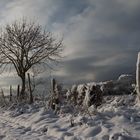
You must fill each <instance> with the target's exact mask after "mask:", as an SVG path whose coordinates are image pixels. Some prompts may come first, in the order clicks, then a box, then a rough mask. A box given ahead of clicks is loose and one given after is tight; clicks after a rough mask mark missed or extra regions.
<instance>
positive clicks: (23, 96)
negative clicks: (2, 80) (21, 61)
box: [20, 73, 26, 99]
mask: <svg viewBox="0 0 140 140" xmlns="http://www.w3.org/2000/svg"><path fill="white" fill-rule="evenodd" d="M20 78H21V80H22V85H21V92H20V95H21V99H23V98H25V84H26V83H25V81H26V75H25V73H23V74H22V76H21V77H20Z"/></svg>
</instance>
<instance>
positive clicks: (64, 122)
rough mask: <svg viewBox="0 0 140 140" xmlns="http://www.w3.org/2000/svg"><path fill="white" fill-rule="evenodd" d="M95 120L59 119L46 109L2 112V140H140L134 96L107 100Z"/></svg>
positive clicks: (95, 113) (139, 113) (138, 111)
mask: <svg viewBox="0 0 140 140" xmlns="http://www.w3.org/2000/svg"><path fill="white" fill-rule="evenodd" d="M89 111H90V114H92V115H91V116H90V115H89V114H88V113H87V115H78V116H74V117H73V120H74V126H73V127H72V126H71V123H70V120H71V117H72V116H71V114H69V113H67V114H59V115H55V114H54V113H53V111H51V110H47V109H46V108H45V107H43V105H42V106H41V105H40V104H37V103H36V104H34V105H24V106H23V105H21V106H18V107H16V109H14V106H13V107H11V108H9V109H7V110H4V109H2V108H1V109H0V139H1V140H31V139H32V140H140V106H138V105H136V104H135V96H134V95H124V96H107V97H105V99H104V103H103V105H102V106H101V107H99V108H98V110H97V111H95V110H94V111H93V110H92V108H90V109H89Z"/></svg>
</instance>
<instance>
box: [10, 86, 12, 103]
mask: <svg viewBox="0 0 140 140" xmlns="http://www.w3.org/2000/svg"><path fill="white" fill-rule="evenodd" d="M10 102H12V86H11V85H10Z"/></svg>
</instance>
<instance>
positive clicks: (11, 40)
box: [0, 19, 63, 97]
mask: <svg viewBox="0 0 140 140" xmlns="http://www.w3.org/2000/svg"><path fill="white" fill-rule="evenodd" d="M62 49H63V43H62V40H57V39H55V38H54V37H53V35H52V34H51V33H50V32H46V31H45V29H43V28H42V26H41V25H38V24H36V23H35V22H28V21H27V19H22V20H19V21H15V22H13V24H8V25H6V27H5V28H4V30H2V32H1V33H0V64H1V69H4V68H6V67H7V66H9V65H10V66H12V65H13V66H14V68H15V70H16V72H17V75H18V76H19V77H20V78H21V81H22V85H21V96H22V97H24V95H25V81H26V73H27V71H29V70H30V69H31V68H32V67H33V66H35V65H40V64H42V63H43V64H48V63H50V62H51V61H57V60H58V59H59V58H60V53H61V52H62ZM38 68H39V66H38Z"/></svg>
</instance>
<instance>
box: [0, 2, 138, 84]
mask: <svg viewBox="0 0 140 140" xmlns="http://www.w3.org/2000/svg"><path fill="white" fill-rule="evenodd" d="M2 3H3V8H2V7H0V10H1V14H0V17H2V18H1V19H2V20H1V22H3V23H5V21H9V20H11V19H14V18H15V17H16V18H17V17H21V16H22V15H23V16H27V17H35V18H37V19H38V20H39V22H40V23H41V24H43V25H45V26H46V27H48V30H50V31H52V32H54V33H55V34H56V35H63V36H64V45H65V51H64V53H65V57H64V60H63V66H62V67H61V68H60V71H55V72H54V73H53V75H54V76H56V77H57V78H58V79H60V80H63V81H64V82H66V83H72V82H85V81H100V80H109V79H115V78H117V77H118V76H119V75H120V74H121V73H129V74H135V65H136V57H137V53H138V51H139V50H140V26H139V25H140V1H139V0H29V1H26V0H20V1H18V0H12V1H9V0H7V1H6V2H5V1H4V0H2Z"/></svg>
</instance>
